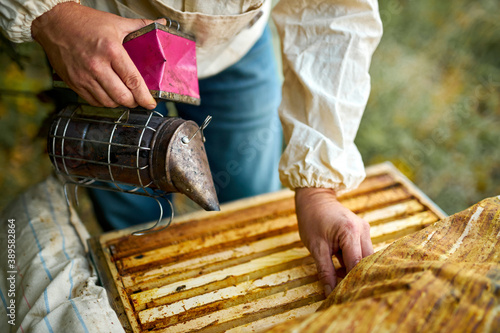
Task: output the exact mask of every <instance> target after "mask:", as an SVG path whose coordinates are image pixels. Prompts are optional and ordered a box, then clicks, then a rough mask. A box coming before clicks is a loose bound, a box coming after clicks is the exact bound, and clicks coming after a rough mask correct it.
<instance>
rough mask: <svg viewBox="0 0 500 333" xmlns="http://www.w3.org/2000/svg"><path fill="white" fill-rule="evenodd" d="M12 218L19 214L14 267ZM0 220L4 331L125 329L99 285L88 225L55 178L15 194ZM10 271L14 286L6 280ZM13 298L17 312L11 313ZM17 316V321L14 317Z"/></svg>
mask: <svg viewBox="0 0 500 333" xmlns="http://www.w3.org/2000/svg"><path fill="white" fill-rule="evenodd" d="M10 219H13V220H15V222H13V223H14V225H15V228H14V229H15V236H16V240H15V244H14V245H15V260H16V266H15V267H10V266H9V262H8V261H7V258H8V253H7V251H8V249H7V245H8V244H9V243H8V238H7V235H8V234H9V231H8V229H9V223H8V221H9V220H10ZM0 225H1V233H0V235H1V236H2V237H0V258H1V260H0V299H1V306H0V318H2V319H1V320H0V332H5V333H6V332H19V333H23V332H24V333H28V332H55V333H59V332H61V333H62V332H72V333H77V332H86V333H88V332H91V333H94V332H123V331H124V330H123V328H122V327H121V324H120V321H119V320H118V317H117V315H116V313H115V312H114V311H113V309H112V308H111V306H110V305H109V302H108V297H107V294H106V291H105V290H104V288H102V287H99V286H96V280H97V277H96V274H95V271H94V270H93V269H92V267H91V266H90V264H89V261H88V259H87V256H86V253H85V250H84V247H83V244H82V242H81V241H80V238H79V237H78V234H77V232H76V230H79V232H80V233H81V234H82V237H88V234H87V232H86V229H85V227H84V226H83V224H82V223H81V221H80V220H79V219H78V217H77V216H76V215H75V214H70V213H69V209H68V206H67V205H66V201H65V198H64V194H63V191H62V186H61V184H60V183H59V182H58V181H57V180H56V179H55V178H52V177H50V178H49V179H47V180H46V181H44V182H42V183H40V184H39V185H36V186H34V187H32V188H31V189H29V190H28V191H27V192H26V193H24V194H23V195H21V196H20V197H19V198H18V199H17V200H15V201H14V202H13V203H12V204H11V205H10V206H9V207H8V208H7V209H6V210H4V211H3V212H2V213H0ZM74 225H75V226H76V227H77V228H78V229H75V227H74ZM12 271H15V272H17V273H10V272H12ZM11 274H12V275H14V276H15V283H14V285H15V287H14V285H12V286H11V283H10V281H9V280H7V278H9V277H10V276H11ZM11 296H12V297H11ZM11 298H12V299H13V300H14V306H11V308H14V309H15V310H14V311H13V312H12V313H14V314H15V317H8V316H7V314H10V313H11V309H9V308H8V307H9V306H10V304H11V300H10V299H11ZM12 319H13V321H12V322H11V323H13V324H15V325H11V324H10V323H9V321H10V320H12Z"/></svg>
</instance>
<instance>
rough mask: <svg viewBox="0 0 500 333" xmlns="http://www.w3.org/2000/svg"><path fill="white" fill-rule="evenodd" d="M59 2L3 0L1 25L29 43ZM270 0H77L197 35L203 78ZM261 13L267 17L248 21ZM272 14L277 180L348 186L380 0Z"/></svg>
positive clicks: (229, 57)
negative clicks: (279, 133) (278, 45)
mask: <svg viewBox="0 0 500 333" xmlns="http://www.w3.org/2000/svg"><path fill="white" fill-rule="evenodd" d="M63 1H64V0H49V1H40V0H39V1H36V0H2V2H1V3H0V24H1V26H2V27H3V29H4V30H5V31H6V32H7V35H8V36H9V38H10V39H11V40H13V41H16V42H21V41H27V40H30V39H31V36H30V27H31V22H32V20H33V18H35V17H37V16H39V15H41V14H43V13H44V12H45V11H47V10H49V9H50V8H52V7H53V6H54V5H55V4H56V3H58V2H63ZM270 1H271V0H243V1H240V0H238V1H224V4H223V5H222V4H219V2H216V1H210V0H205V1H197V0H147V1H140V2H139V1H134V0H102V1H100V0H86V1H82V3H83V4H87V5H91V6H94V7H96V8H97V9H101V10H107V11H110V12H113V13H117V14H120V15H123V16H126V17H141V16H144V17H147V18H151V19H155V18H157V17H159V16H168V17H170V18H172V19H175V20H177V21H179V22H180V24H181V25H182V26H183V28H184V29H185V30H186V31H188V32H191V33H193V34H194V35H195V36H196V37H197V39H198V42H199V47H198V48H197V57H198V61H199V68H198V70H199V74H200V77H205V76H209V75H213V74H216V73H218V72H220V71H221V70H223V69H225V68H227V67H229V66H230V65H232V64H234V63H235V62H236V61H238V60H239V59H240V58H241V57H242V56H243V55H244V54H245V53H246V52H247V51H248V50H249V49H250V48H251V46H252V45H253V44H254V43H255V41H256V40H257V39H258V38H259V36H260V35H261V32H262V29H263V28H264V26H265V24H266V21H267V13H268V9H266V8H269V6H270ZM218 4H219V5H218ZM260 11H262V12H263V13H264V14H263V15H262V17H260V18H259V19H258V20H257V21H256V22H254V21H255V19H256V18H257V17H258V16H257V15H258V14H259V12H260ZM273 19H274V21H275V23H276V26H277V27H278V31H279V34H280V37H281V42H282V49H283V69H284V83H283V101H282V104H281V106H280V116H281V121H282V124H283V128H284V135H285V142H286V143H287V148H286V150H285V152H284V154H283V156H282V159H281V162H280V178H281V181H282V183H283V184H284V185H285V186H287V187H290V188H298V187H325V188H334V189H336V190H337V191H339V192H343V191H346V190H349V189H353V188H355V187H356V186H357V185H359V183H360V182H361V181H362V180H363V178H364V168H363V162H362V159H361V156H360V154H359V152H358V150H357V148H356V146H355V144H354V138H355V136H356V132H357V129H358V126H359V122H360V120H361V117H362V114H363V110H364V108H365V106H366V102H367V99H368V95H369V91H370V77H369V74H368V69H369V66H370V60H371V56H372V53H373V51H374V50H375V48H376V46H377V45H378V42H379V40H380V37H381V35H382V24H381V21H380V17H379V13H378V4H377V1H376V0H349V1H348V0H329V1H328V0H281V1H280V2H279V3H278V5H277V6H276V7H275V8H274V10H273ZM252 23H253V24H252Z"/></svg>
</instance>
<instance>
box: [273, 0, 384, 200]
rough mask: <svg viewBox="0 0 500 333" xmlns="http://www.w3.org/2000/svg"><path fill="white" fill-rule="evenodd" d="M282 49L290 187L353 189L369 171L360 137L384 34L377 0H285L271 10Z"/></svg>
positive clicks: (284, 166) (283, 167)
mask: <svg viewBox="0 0 500 333" xmlns="http://www.w3.org/2000/svg"><path fill="white" fill-rule="evenodd" d="M273 19H274V21H275V23H276V26H277V28H278V33H279V35H280V38H281V46H282V51H283V74H284V83H283V100H282V103H281V106H280V118H281V122H282V125H283V132H284V136H285V142H286V143H287V147H286V149H285V151H284V153H283V156H282V158H281V161H280V168H279V169H280V178H281V181H282V183H283V184H284V185H285V186H287V187H289V188H292V189H294V188H300V187H323V188H333V189H335V190H337V191H338V192H339V193H342V192H344V191H347V190H350V189H353V188H355V187H356V186H358V185H359V183H360V182H361V181H362V180H363V178H364V177H365V173H364V166H363V161H362V159H361V156H360V154H359V152H358V149H357V148H356V145H355V144H354V138H355V136H356V132H357V129H358V127H359V123H360V121H361V117H362V114H363V111H364V108H365V106H366V103H367V100H368V96H369V93H370V76H369V74H368V69H369V66H370V61H371V56H372V54H373V52H374V50H375V48H376V47H377V45H378V43H379V41H380V38H381V36H382V23H381V20H380V16H379V13H378V3H377V1H376V0H338V1H334V0H330V1H325V0H309V1H305V0H281V1H280V2H279V3H278V5H277V6H276V7H275V8H274V10H273Z"/></svg>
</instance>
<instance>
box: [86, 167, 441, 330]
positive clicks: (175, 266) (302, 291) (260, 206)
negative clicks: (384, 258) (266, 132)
mask: <svg viewBox="0 0 500 333" xmlns="http://www.w3.org/2000/svg"><path fill="white" fill-rule="evenodd" d="M293 196H294V193H293V192H292V191H288V190H285V191H280V192H276V193H271V194H266V195H262V196H258V197H254V198H249V199H245V200H240V201H236V202H233V203H229V204H226V205H223V206H222V209H221V212H217V213H214V212H196V213H192V214H188V215H185V216H181V217H180V218H178V219H177V220H176V221H175V223H174V224H172V225H171V226H170V227H169V228H168V229H167V230H165V231H161V232H158V233H154V234H151V235H146V236H141V237H137V236H131V235H130V233H131V231H132V230H136V229H137V228H134V229H128V230H127V229H125V230H121V231H116V232H111V233H107V234H104V235H101V236H100V237H97V238H93V239H91V240H90V242H89V244H90V249H91V255H92V258H93V261H94V263H95V264H96V267H97V271H98V273H99V276H100V278H101V281H102V283H103V285H104V286H105V287H106V289H107V290H108V292H109V293H110V296H111V297H110V299H112V302H113V306H114V308H115V309H116V311H117V313H118V315H119V317H120V320H121V321H122V324H123V326H124V328H125V329H126V330H127V331H130V332H146V331H147V332H150V331H153V332H189V331H198V330H201V331H206V332H221V331H230V332H247V331H258V330H263V329H266V328H269V327H270V326H272V325H274V324H277V323H280V322H283V321H286V320H288V319H290V318H295V317H297V316H301V315H305V314H308V313H311V312H313V311H315V310H316V309H317V308H318V306H319V305H320V304H321V302H322V300H323V299H324V296H323V288H322V286H321V285H320V284H319V283H318V280H317V277H316V268H315V265H314V262H313V259H312V258H311V256H310V255H309V253H308V251H307V249H306V248H305V247H303V245H302V243H301V241H300V238H299V235H298V231H297V225H296V216H295V211H294V199H293ZM340 200H341V202H342V203H343V204H344V205H345V206H347V207H348V208H350V209H351V210H352V211H354V212H355V213H357V214H359V215H360V216H361V217H363V218H364V219H365V220H367V221H368V222H369V223H370V225H371V231H370V233H371V237H372V241H373V244H374V249H375V251H377V250H380V249H381V248H383V247H385V246H387V245H388V244H390V243H391V242H393V241H394V240H396V239H398V238H400V237H402V236H405V235H407V234H409V233H412V232H415V231H418V230H420V229H422V228H424V227H425V226H427V225H429V224H431V223H433V222H435V221H437V220H439V219H441V218H443V217H445V214H444V213H443V212H442V211H441V210H440V209H439V208H438V207H437V206H436V205H435V204H434V203H432V202H431V201H430V200H429V199H428V198H427V197H426V196H425V195H424V194H423V193H422V192H421V191H419V190H418V189H417V188H416V187H415V185H413V184H412V183H410V182H409V181H408V180H407V179H406V178H405V177H404V176H403V175H402V174H401V173H400V172H399V171H397V170H396V169H395V168H394V166H392V164H389V163H385V164H381V165H377V166H374V167H370V168H368V169H367V178H366V180H365V181H364V182H363V183H362V184H361V185H360V187H359V188H358V189H356V190H354V191H352V192H350V193H347V194H345V195H343V196H342V197H341V198H340ZM337 265H338V263H337Z"/></svg>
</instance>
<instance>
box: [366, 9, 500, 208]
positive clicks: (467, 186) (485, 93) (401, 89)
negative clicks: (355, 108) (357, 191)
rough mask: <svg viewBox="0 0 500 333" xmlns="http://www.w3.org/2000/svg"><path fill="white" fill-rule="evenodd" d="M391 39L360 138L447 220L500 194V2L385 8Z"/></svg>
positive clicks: (373, 157) (377, 67) (384, 44)
mask: <svg viewBox="0 0 500 333" xmlns="http://www.w3.org/2000/svg"><path fill="white" fill-rule="evenodd" d="M380 13H381V17H382V21H383V23H384V37H383V39H382V41H381V43H380V45H379V47H378V49H377V51H376V52H375V54H374V57H373V60H372V66H371V74H372V92H371V97H370V100H369V103H368V106H367V109H366V111H365V115H364V118H363V121H362V123H361V126H360V129H359V131H358V136H357V140H356V142H357V144H358V147H359V149H360V151H361V154H362V156H363V158H364V160H365V164H373V163H376V162H380V161H384V160H390V161H392V162H393V163H394V164H395V165H396V166H398V168H399V169H400V170H402V171H403V172H404V173H405V174H406V175H407V176H408V177H409V178H410V179H411V180H412V181H413V182H415V183H416V184H417V186H418V187H420V188H421V189H422V190H423V191H424V192H425V193H426V194H427V195H428V196H429V197H431V199H433V200H434V201H435V202H436V203H437V204H438V205H439V206H440V207H441V208H442V209H443V210H445V211H446V212H447V213H455V212H457V211H460V210H462V209H465V208H466V207H468V206H470V205H472V204H474V203H476V202H477V201H479V200H481V199H483V198H484V197H488V196H493V195H499V194H500V2H498V1H494V0H482V1H466V0H455V1H431V0H419V1H411V0H389V1H381V2H380Z"/></svg>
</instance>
